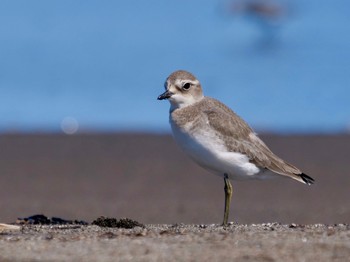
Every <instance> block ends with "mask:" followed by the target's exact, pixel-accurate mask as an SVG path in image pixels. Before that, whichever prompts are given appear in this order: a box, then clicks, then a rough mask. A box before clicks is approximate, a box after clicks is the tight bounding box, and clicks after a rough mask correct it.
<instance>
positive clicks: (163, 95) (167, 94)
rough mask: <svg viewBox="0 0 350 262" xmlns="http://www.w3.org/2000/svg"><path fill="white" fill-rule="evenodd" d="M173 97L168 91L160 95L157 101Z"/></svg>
mask: <svg viewBox="0 0 350 262" xmlns="http://www.w3.org/2000/svg"><path fill="white" fill-rule="evenodd" d="M172 95H173V93H171V92H170V91H169V90H167V91H165V92H164V93H163V94H161V95H160V96H158V100H164V99H168V98H170V97H171V96H172Z"/></svg>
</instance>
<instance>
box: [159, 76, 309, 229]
mask: <svg viewBox="0 0 350 262" xmlns="http://www.w3.org/2000/svg"><path fill="white" fill-rule="evenodd" d="M164 87H165V92H164V93H162V94H161V95H159V96H158V100H164V99H167V100H169V102H170V125H171V128H172V131H173V136H174V139H175V141H176V142H177V144H179V146H180V147H181V148H182V149H183V150H184V151H185V152H186V153H187V154H188V155H189V157H190V158H192V159H193V160H194V161H195V162H196V163H198V164H199V165H200V166H202V167H203V168H205V169H207V170H208V171H210V172H211V173H214V174H216V175H219V176H221V177H223V178H224V183H225V187H224V191H225V209H224V219H223V223H222V224H223V225H224V226H226V225H227V222H228V218H229V209H230V203H231V198H232V185H231V183H230V179H231V180H249V179H265V178H269V177H276V176H282V177H288V178H292V179H295V180H297V181H299V182H302V183H304V184H307V185H311V184H312V183H313V182H314V179H313V178H311V177H309V176H308V175H306V174H304V173H303V172H302V171H300V169H298V168H297V167H295V166H293V165H291V164H289V163H288V162H286V161H284V160H282V159H281V158H279V157H278V156H276V155H275V154H274V153H273V152H272V151H271V150H270V149H269V148H268V147H267V146H266V144H265V143H264V142H263V141H262V140H261V139H260V138H259V137H258V136H257V134H256V133H255V132H254V131H253V130H252V128H250V127H249V125H248V124H247V123H246V122H245V121H244V120H243V119H242V118H240V117H239V116H238V115H237V114H236V113H234V112H233V111H232V110H231V109H230V108H228V107H227V106H226V105H224V104H223V103H221V102H220V101H218V100H216V99H214V98H210V97H206V96H204V95H203V91H202V87H201V84H200V82H199V80H198V79H197V78H196V77H195V76H194V75H192V74H191V73H189V72H187V71H184V70H179V71H175V72H173V73H172V74H171V75H170V76H169V77H168V78H167V79H166V82H165V85H164Z"/></svg>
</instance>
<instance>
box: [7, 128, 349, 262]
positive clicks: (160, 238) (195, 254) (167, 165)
mask: <svg viewBox="0 0 350 262" xmlns="http://www.w3.org/2000/svg"><path fill="white" fill-rule="evenodd" d="M262 138H263V139H264V140H265V141H266V143H267V144H268V145H269V146H270V147H271V148H272V149H273V151H275V152H276V153H277V154H279V155H280V156H282V157H283V158H285V159H286V160H288V161H290V162H291V163H293V164H295V165H297V166H298V167H300V168H301V169H302V170H303V171H304V172H305V173H306V174H308V175H309V176H312V177H313V178H314V179H315V180H316V183H315V185H313V186H306V185H303V184H301V183H298V182H295V181H292V180H288V179H277V180H269V181H262V182H261V181H251V182H233V187H234V192H233V202H232V206H231V215H230V221H234V222H235V224H234V225H232V226H231V227H230V228H227V229H223V228H222V227H219V226H214V225H212V224H219V223H221V221H222V215H223V205H224V201H223V198H224V192H223V186H224V185H223V181H222V179H220V178H219V177H216V176H213V175H211V174H209V173H207V172H206V171H205V170H203V169H201V168H200V167H198V166H197V165H196V164H194V163H192V161H191V160H189V159H188V158H187V157H186V156H185V155H184V154H183V153H182V152H181V151H180V150H179V148H178V147H177V146H176V145H175V143H174V142H173V140H172V138H171V137H170V136H168V135H150V134H105V135H99V134H92V135H73V136H64V135H45V134H42V135H40V134H38V135H1V136H0V189H1V190H0V199H1V200H0V210H1V213H0V222H2V223H5V222H7V223H11V222H14V221H15V220H16V219H17V218H18V217H26V216H30V215H34V214H45V215H47V216H50V217H51V216H57V217H61V218H65V219H71V220H74V219H78V220H85V221H88V222H92V220H94V219H96V218H97V217H99V216H101V215H104V216H108V217H115V218H122V217H129V218H132V219H135V220H137V221H139V222H141V223H143V224H151V225H156V224H160V225H159V226H158V227H156V226H147V227H146V229H142V230H141V229H135V230H139V231H140V232H138V233H137V232H136V233H135V230H125V229H101V228H98V227H96V226H77V227H76V228H70V227H67V226H66V227H62V228H61V227H59V226H53V227H48V226H42V227H38V226H29V227H24V228H23V229H22V230H21V231H15V232H12V233H10V232H2V233H0V240H1V241H0V250H1V252H0V261H6V260H8V261H14V260H17V261H40V260H41V261H47V260H52V261H59V260H60V261H62V260H75V261H78V260H84V261H96V260H103V259H105V260H113V257H114V258H115V257H116V256H117V257H118V258H120V260H131V259H135V258H137V259H138V260H140V261H142V260H144V261H147V260H149V259H153V260H159V261H161V260H163V259H168V260H175V259H180V260H198V259H197V258H200V259H201V260H207V261H215V260H221V261H222V260H223V261H225V260H226V261H232V260H231V259H232V258H237V260H236V261H280V260H281V258H283V260H285V261H315V260H319V261H331V260H332V261H346V260H344V257H345V255H346V258H347V257H348V256H350V251H349V250H350V249H349V242H350V241H349V227H348V226H347V225H345V224H349V223H350V204H349V201H348V199H350V190H349V187H350V164H349V152H350V136H347V135H334V136H323V135H318V136H316V135H313V136H276V135H265V136H262ZM273 221H277V222H278V223H282V224H285V225H286V226H282V225H280V224H272V228H273V229H271V227H270V226H271V224H269V223H271V222H273ZM181 223H184V225H183V226H180V227H173V226H167V224H168V225H174V224H181ZM236 223H237V224H236ZM262 223H268V225H267V226H266V225H263V224H262ZM292 223H295V224H297V225H298V224H301V225H307V226H305V227H295V228H294V227H293V228H289V225H290V224H292ZM191 224H197V225H201V224H203V225H209V226H208V227H206V228H200V227H199V226H190V225H191ZM252 224H257V226H252ZM317 224H326V225H334V224H338V225H337V226H325V225H317ZM341 224H344V225H341ZM269 225H270V226H269ZM163 231H164V232H163ZM162 232H163V233H162ZM59 256H61V257H59ZM288 259H289V260H288Z"/></svg>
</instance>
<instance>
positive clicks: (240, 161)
mask: <svg viewBox="0 0 350 262" xmlns="http://www.w3.org/2000/svg"><path fill="white" fill-rule="evenodd" d="M172 129H173V135H174V139H175V141H176V142H177V143H178V144H179V145H180V147H181V148H182V149H183V150H184V151H185V152H186V153H187V154H188V155H189V156H190V157H191V158H192V159H193V160H194V161H195V162H197V163H198V164H199V165H200V166H202V167H203V168H205V169H207V170H209V171H210V172H211V173H214V174H216V175H220V176H223V175H224V174H227V175H228V176H229V178H230V179H234V180H246V179H254V178H260V177H259V176H258V174H259V173H260V171H261V170H260V169H259V168H258V167H257V166H256V165H254V164H253V163H250V162H249V159H248V157H247V156H245V155H244V154H241V153H239V152H228V151H227V148H226V146H225V145H224V143H223V141H222V140H221V139H220V138H219V137H217V136H215V134H213V133H212V132H211V131H210V130H205V129H203V130H201V131H199V132H195V133H192V134H191V133H190V132H186V130H183V129H180V128H177V127H176V126H172Z"/></svg>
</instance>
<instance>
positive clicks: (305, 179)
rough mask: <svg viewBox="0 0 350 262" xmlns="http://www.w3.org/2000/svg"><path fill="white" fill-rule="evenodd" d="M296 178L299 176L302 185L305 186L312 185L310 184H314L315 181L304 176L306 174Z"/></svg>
mask: <svg viewBox="0 0 350 262" xmlns="http://www.w3.org/2000/svg"><path fill="white" fill-rule="evenodd" d="M298 176H300V178H301V179H302V180H303V181H304V183H305V184H307V185H312V184H313V183H314V182H315V180H314V179H313V178H312V177H310V176H308V175H306V174H304V173H301V174H298Z"/></svg>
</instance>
